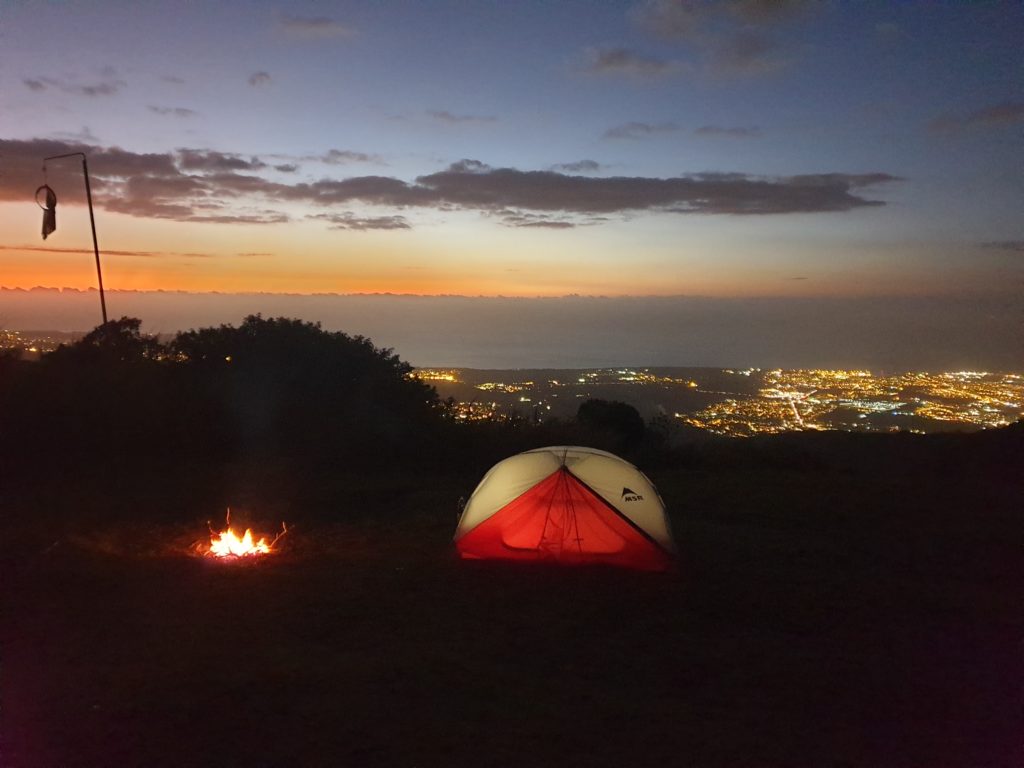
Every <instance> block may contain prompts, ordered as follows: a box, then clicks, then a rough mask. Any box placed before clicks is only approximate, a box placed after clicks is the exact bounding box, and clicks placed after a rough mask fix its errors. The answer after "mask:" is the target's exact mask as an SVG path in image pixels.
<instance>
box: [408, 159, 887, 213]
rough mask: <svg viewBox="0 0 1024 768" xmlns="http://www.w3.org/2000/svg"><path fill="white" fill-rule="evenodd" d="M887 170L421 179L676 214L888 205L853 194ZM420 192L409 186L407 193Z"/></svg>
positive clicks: (540, 204)
mask: <svg viewBox="0 0 1024 768" xmlns="http://www.w3.org/2000/svg"><path fill="white" fill-rule="evenodd" d="M896 180H897V179H896V177H894V176H890V175H888V174H884V173H873V174H839V173H836V174H815V175H803V176H789V177H782V178H762V177H752V176H744V175H740V174H730V175H727V176H722V175H717V174H698V175H695V176H683V177H676V178H667V179H665V178H645V177H622V176H618V177H607V178H587V177H583V176H564V175H562V174H558V173H554V172H552V171H519V170H515V169H512V168H496V169H490V170H488V171H485V172H475V173H467V172H465V171H463V170H461V169H459V168H457V167H456V166H452V167H450V168H449V169H448V170H446V171H441V172H439V173H434V174H430V175H427V176H421V177H419V178H418V179H417V180H416V181H417V183H418V187H419V189H420V190H422V191H423V194H424V195H425V197H426V198H427V199H429V200H431V201H432V203H433V204H437V203H439V202H443V203H447V204H450V205H455V206H459V207H463V208H473V209H479V210H495V209H500V208H509V209H524V210H530V211H562V212H566V213H580V214H609V213H611V214H622V213H627V212H631V211H644V210H646V211H664V212H673V213H731V214H769V213H797V212H799V213H820V212H825V211H848V210H852V209H854V208H860V207H864V206H872V205H883V204H884V203H882V202H880V201H876V200H868V199H865V198H863V197H860V196H859V195H856V194H854V193H853V192H854V190H860V189H863V188H865V187H870V186H874V185H878V184H884V183H887V182H892V181H896ZM414 191H416V189H415V188H410V189H408V190H405V194H409V193H412V192H414Z"/></svg>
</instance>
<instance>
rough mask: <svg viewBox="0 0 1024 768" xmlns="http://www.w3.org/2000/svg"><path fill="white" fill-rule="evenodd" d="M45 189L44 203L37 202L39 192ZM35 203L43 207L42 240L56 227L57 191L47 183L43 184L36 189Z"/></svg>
mask: <svg viewBox="0 0 1024 768" xmlns="http://www.w3.org/2000/svg"><path fill="white" fill-rule="evenodd" d="M43 190H46V204H45V205H43V203H40V202H39V193H40V192H42V191H43ZM36 203H37V204H38V205H39V207H40V208H42V209H43V240H45V239H46V237H47V235H49V234H51V233H52V232H54V231H55V230H56V229H57V193H56V192H54V191H53V189H51V188H50V185H49V184H43V186H41V187H39V189H37V190H36Z"/></svg>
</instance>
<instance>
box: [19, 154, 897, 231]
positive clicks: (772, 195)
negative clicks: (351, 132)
mask: <svg viewBox="0 0 1024 768" xmlns="http://www.w3.org/2000/svg"><path fill="white" fill-rule="evenodd" d="M67 152H85V153H87V154H88V156H89V166H90V174H91V177H92V180H93V189H94V197H95V199H96V202H97V205H98V206H100V207H101V208H104V209H106V210H108V211H114V212H118V213H123V214H126V215H130V216H138V217H145V218H157V219H172V220H178V221H194V222H220V223H260V224H268V223H279V222H285V221H288V220H289V216H288V215H287V214H286V213H284V212H283V211H281V210H278V209H277V207H276V206H283V205H305V206H315V207H317V208H320V209H322V211H323V213H322V214H311V215H313V216H316V217H318V218H319V220H322V221H326V222H328V223H329V224H331V225H333V226H335V227H337V228H341V229H353V230H359V229H407V228H409V226H410V225H409V222H408V221H407V220H406V219H405V217H404V216H403V215H400V214H399V211H403V210H406V209H433V210H469V211H478V212H481V213H483V214H486V215H489V216H495V217H498V218H499V219H501V220H502V223H503V224H506V225H508V226H532V227H548V228H567V227H569V226H578V225H581V224H594V223H597V222H599V221H601V220H602V217H615V216H627V215H630V214H633V213H636V212H649V213H663V214H664V213H675V214H687V213H703V214H735V215H768V214H783V213H823V212H841V211H849V210H853V209H856V208H863V207H869V206H880V205H884V203H883V202H882V201H880V200H875V199H871V198H868V197H866V196H865V194H864V190H866V189H870V188H873V187H877V186H882V185H886V184H890V183H892V182H895V181H898V179H897V178H896V177H895V176H892V175H889V174H886V173H867V174H844V173H831V174H811V175H795V176H781V177H763V176H751V175H746V174H740V173H700V174H692V175H687V176H677V177H670V178H651V177H637V176H633V177H628V176H611V177H590V176H581V175H568V174H566V173H560V172H557V171H555V170H547V171H524V170H518V169H515V168H494V167H491V166H488V165H487V164H485V163H482V162H480V161H478V160H461V161H459V162H457V163H452V164H451V165H450V166H449V167H448V168H446V169H444V170H442V171H438V172H436V173H431V174H426V175H423V176H420V177H418V178H416V179H415V180H413V181H405V180H403V179H398V178H394V177H390V176H355V177H349V178H343V179H332V178H322V179H318V180H316V181H303V182H298V183H281V182H278V181H272V180H271V179H268V178H264V177H263V176H262V175H260V173H261V172H262V171H266V170H268V168H269V167H268V166H267V165H266V164H265V163H264V162H263V161H262V160H260V159H259V158H257V157H244V156H241V155H236V154H231V153H224V152H217V151H214V150H199V149H180V150H177V151H175V152H171V153H165V154H160V153H133V152H129V151H127V150H123V149H120V148H117V147H110V148H104V147H98V146H94V145H89V144H83V143H79V142H62V141H57V140H52V139H33V140H28V141H22V140H0V200H17V201H23V202H28V201H30V200H31V199H32V192H33V190H35V188H36V187H37V186H38V185H39V163H40V158H42V157H46V156H49V155H57V154H64V153H67ZM581 162H582V161H581ZM588 168H589V166H588ZM77 175H78V171H77V170H76V169H74V168H73V167H64V164H59V163H55V164H53V167H52V168H51V170H50V180H51V185H53V186H54V188H55V189H57V192H58V195H61V196H65V195H66V196H68V197H65V199H64V202H65V203H67V202H68V199H69V198H70V199H71V200H75V201H76V198H75V197H74V195H80V194H81V193H80V192H79V191H78V190H80V186H81V182H80V177H79V178H73V177H75V176H77ZM72 179H73V181H72ZM69 185H70V189H72V190H75V191H74V192H65V190H67V189H69ZM353 205H373V206H379V207H382V208H387V209H390V210H391V211H392V212H393V213H391V214H389V215H382V216H376V217H361V216H357V215H355V214H352V213H350V212H349V211H348V210H347V209H348V208H351V207H352V206H353ZM338 208H341V209H342V210H340V211H339V210H337V209H338ZM332 209H335V210H332Z"/></svg>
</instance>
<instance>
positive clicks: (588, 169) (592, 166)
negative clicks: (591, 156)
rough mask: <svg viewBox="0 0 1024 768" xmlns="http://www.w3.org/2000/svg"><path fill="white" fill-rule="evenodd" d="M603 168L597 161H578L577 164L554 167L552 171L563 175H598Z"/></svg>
mask: <svg viewBox="0 0 1024 768" xmlns="http://www.w3.org/2000/svg"><path fill="white" fill-rule="evenodd" d="M602 168H604V166H603V165H601V164H600V163H599V162H597V161H596V160H577V161H576V162H575V163H559V164H557V165H552V166H551V168H550V170H552V171H560V172H563V173H597V172H598V171H600V170H601V169H602Z"/></svg>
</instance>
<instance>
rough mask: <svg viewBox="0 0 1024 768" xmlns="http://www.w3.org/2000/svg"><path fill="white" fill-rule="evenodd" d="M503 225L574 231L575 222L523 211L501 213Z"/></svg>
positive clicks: (518, 227)
mask: <svg viewBox="0 0 1024 768" xmlns="http://www.w3.org/2000/svg"><path fill="white" fill-rule="evenodd" d="M498 214H499V216H500V220H501V223H502V224H503V225H505V226H506V227H515V228H517V229H522V228H526V229H531V228H533V229H574V228H575V227H576V226H577V223H576V222H575V221H568V220H566V219H561V218H554V217H552V216H548V215H545V214H536V213H523V212H522V211H507V210H506V211H499V212H498Z"/></svg>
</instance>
